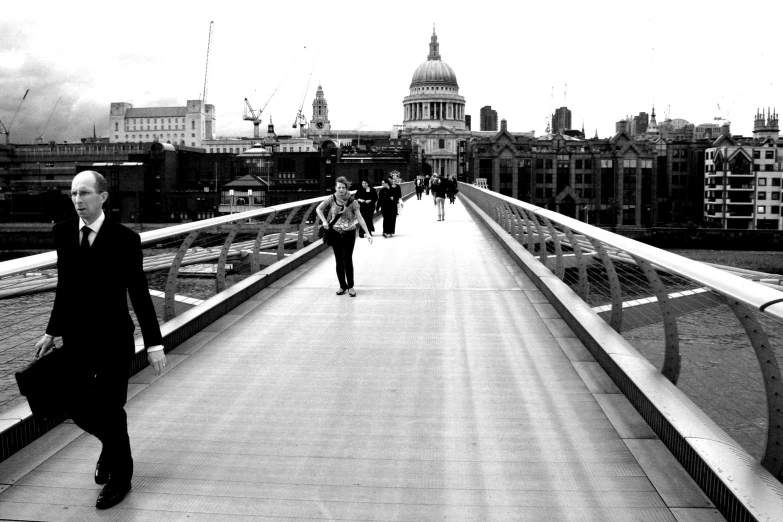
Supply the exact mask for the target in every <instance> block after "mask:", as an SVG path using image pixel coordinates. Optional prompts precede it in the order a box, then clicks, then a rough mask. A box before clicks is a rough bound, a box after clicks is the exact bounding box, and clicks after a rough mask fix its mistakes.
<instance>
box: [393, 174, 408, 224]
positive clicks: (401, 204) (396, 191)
mask: <svg viewBox="0 0 783 522" xmlns="http://www.w3.org/2000/svg"><path fill="white" fill-rule="evenodd" d="M389 183H390V184H391V185H390V186H391V191H392V194H393V195H394V196H395V197H396V198H397V215H398V216H399V215H400V214H402V207H404V206H405V203H404V202H403V201H402V189H401V188H400V186H399V185H398V184H397V178H396V177H395V176H389Z"/></svg>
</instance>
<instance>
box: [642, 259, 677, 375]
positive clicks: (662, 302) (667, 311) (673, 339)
mask: <svg viewBox="0 0 783 522" xmlns="http://www.w3.org/2000/svg"><path fill="white" fill-rule="evenodd" d="M631 257H632V258H633V260H634V261H636V264H637V265H638V266H639V268H641V269H642V271H643V272H644V275H645V276H646V277H647V281H648V282H649V283H650V286H651V287H652V289H653V293H654V294H655V298H656V299H657V300H658V306H659V307H660V309H661V317H662V318H663V333H664V336H665V338H666V351H665V355H664V359H663V368H661V373H662V374H663V376H664V377H666V378H667V379H669V381H671V383H672V384H674V385H677V381H678V380H679V378H680V368H681V363H682V356H681V354H680V334H679V332H678V331H677V316H676V315H675V314H674V311H673V310H672V305H671V301H670V300H669V293H668V292H667V291H666V287H665V286H664V285H663V281H661V278H660V277H659V276H658V272H656V271H655V269H654V268H653V267H652V265H651V264H650V263H649V262H647V261H646V260H644V259H642V258H640V257H638V256H635V255H633V254H631Z"/></svg>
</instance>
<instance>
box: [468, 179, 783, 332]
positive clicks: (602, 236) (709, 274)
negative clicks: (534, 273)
mask: <svg viewBox="0 0 783 522" xmlns="http://www.w3.org/2000/svg"><path fill="white" fill-rule="evenodd" d="M461 185H464V186H466V187H470V189H473V190H478V191H481V192H484V193H486V195H488V196H491V197H493V198H498V199H500V200H502V201H505V202H506V203H508V204H511V205H515V206H517V207H521V208H524V209H525V210H527V211H529V212H533V213H534V214H536V215H538V216H540V217H542V218H547V219H550V220H552V221H555V222H557V223H558V224H561V225H563V226H566V227H568V228H569V229H571V230H572V231H576V232H579V233H580V234H584V235H585V236H589V237H592V238H594V239H597V240H599V241H601V242H602V243H604V244H607V245H610V246H612V247H614V248H617V249H618V250H623V251H625V252H627V253H629V254H633V255H636V256H638V257H641V258H644V259H646V260H647V261H649V262H651V263H652V264H654V265H656V266H658V267H660V268H661V269H663V270H665V271H667V272H670V273H672V274H675V275H678V276H681V277H684V278H686V279H689V280H691V281H694V282H696V283H698V284H699V285H700V286H705V287H707V288H709V289H711V290H714V291H715V292H718V293H719V294H722V295H724V296H726V297H729V298H733V299H736V300H737V301H739V302H740V303H741V304H743V305H744V306H747V307H748V308H750V309H752V310H754V311H757V312H761V313H764V314H767V315H769V316H771V317H774V318H776V319H777V320H779V321H783V298H782V297H781V295H780V292H779V291H777V290H775V289H772V288H768V287H766V286H764V285H762V284H759V283H755V282H753V281H748V280H747V279H745V278H742V277H739V276H737V275H734V274H730V273H728V272H725V271H723V270H720V269H718V268H714V267H711V266H709V265H705V264H704V263H700V262H698V261H694V260H692V259H688V258H686V257H682V256H679V255H677V254H672V253H671V252H667V251H665V250H662V249H660V248H657V247H654V246H651V245H647V244H645V243H641V242H639V241H635V240H633V239H630V238H627V237H624V236H621V235H619V234H615V233H613V232H609V231H608V230H604V229H602V228H599V227H596V226H594V225H590V224H588V223H585V222H583V221H579V220H577V219H574V218H570V217H568V216H564V215H562V214H559V213H557V212H554V211H551V210H548V209H545V208H543V207H539V206H536V205H533V204H531V203H526V202H524V201H520V200H518V199H514V198H511V197H509V196H505V195H503V194H499V193H497V192H493V191H491V190H488V189H483V188H479V187H477V186H475V185H467V184H465V183H461Z"/></svg>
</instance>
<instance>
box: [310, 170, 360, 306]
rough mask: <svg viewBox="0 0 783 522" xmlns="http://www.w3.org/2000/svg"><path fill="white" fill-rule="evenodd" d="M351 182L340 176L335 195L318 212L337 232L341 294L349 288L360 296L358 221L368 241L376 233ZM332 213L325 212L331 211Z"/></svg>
mask: <svg viewBox="0 0 783 522" xmlns="http://www.w3.org/2000/svg"><path fill="white" fill-rule="evenodd" d="M350 185H351V183H350V182H349V181H348V180H347V179H346V178H344V177H343V176H340V177H339V178H337V181H336V182H335V184H334V195H332V197H330V198H326V199H325V200H323V201H322V202H321V203H320V204H319V205H318V207H316V209H315V212H316V214H318V217H319V218H320V219H321V222H323V224H324V228H326V229H327V230H328V229H329V228H330V223H331V224H332V225H331V228H332V230H333V231H334V232H336V233H334V234H332V238H331V239H330V244H331V245H332V251H333V252H334V260H335V263H336V269H337V280H338V281H339V282H340V289H339V290H337V295H343V294H344V293H346V292H348V295H350V296H351V297H356V290H354V288H353V247H354V246H355V245H356V223H357V222H358V223H359V226H361V229H362V230H363V231H364V233H365V234H367V241H369V242H370V244H371V245H372V233H371V232H370V231H369V230H368V229H367V223H365V221H364V217H362V213H361V210H360V209H359V203H358V202H357V201H356V200H355V199H354V198H353V196H351V195H350V193H349V192H348V187H349V186H350ZM327 209H328V214H327V215H324V212H325V211H327Z"/></svg>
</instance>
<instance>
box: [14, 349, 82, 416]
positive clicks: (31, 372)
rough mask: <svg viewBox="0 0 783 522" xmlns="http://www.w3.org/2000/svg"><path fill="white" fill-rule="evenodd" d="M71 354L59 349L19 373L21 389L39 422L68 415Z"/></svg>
mask: <svg viewBox="0 0 783 522" xmlns="http://www.w3.org/2000/svg"><path fill="white" fill-rule="evenodd" d="M67 363H68V355H67V353H66V352H65V350H63V349H62V348H55V349H53V350H52V351H50V352H49V353H47V354H46V355H44V356H43V357H41V358H39V359H36V360H34V361H33V362H32V363H30V364H29V365H28V366H27V367H26V368H24V369H22V370H20V371H18V372H16V383H17V384H18V385H19V392H20V393H21V394H22V395H24V396H25V397H27V403H28V404H29V405H30V409H31V410H32V412H33V416H34V417H35V419H36V420H39V421H50V420H54V419H56V418H58V417H61V416H63V415H64V414H65V404H66V400H65V397H66V392H67V382H66V380H67V378H68V373H69V372H68V364H67Z"/></svg>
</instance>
